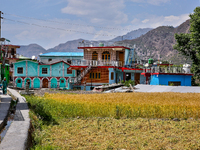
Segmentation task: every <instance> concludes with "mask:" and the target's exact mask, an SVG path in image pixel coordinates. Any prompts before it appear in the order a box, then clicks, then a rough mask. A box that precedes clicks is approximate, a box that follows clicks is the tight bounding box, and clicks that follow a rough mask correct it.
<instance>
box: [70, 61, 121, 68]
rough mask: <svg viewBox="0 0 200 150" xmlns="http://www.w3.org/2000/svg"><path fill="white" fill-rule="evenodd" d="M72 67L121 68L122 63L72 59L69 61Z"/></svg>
mask: <svg viewBox="0 0 200 150" xmlns="http://www.w3.org/2000/svg"><path fill="white" fill-rule="evenodd" d="M71 65H72V66H115V67H122V61H104V60H102V61H99V60H84V59H82V60H81V59H75V60H74V59H73V60H72V61H71Z"/></svg>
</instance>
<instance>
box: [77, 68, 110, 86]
mask: <svg viewBox="0 0 200 150" xmlns="http://www.w3.org/2000/svg"><path fill="white" fill-rule="evenodd" d="M96 72H97V73H98V72H99V73H101V79H91V78H90V73H96ZM85 81H86V83H91V82H92V83H94V84H95V83H102V84H104V83H106V84H108V83H109V70H108V68H92V69H91V70H90V71H89V72H88V73H87V74H86V75H85V77H84V78H83V79H82V80H81V84H84V82H85Z"/></svg>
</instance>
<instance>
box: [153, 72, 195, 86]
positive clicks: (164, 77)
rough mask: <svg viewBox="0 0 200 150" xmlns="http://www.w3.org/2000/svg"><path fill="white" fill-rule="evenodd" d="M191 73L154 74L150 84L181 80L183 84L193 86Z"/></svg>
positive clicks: (163, 83) (166, 83)
mask: <svg viewBox="0 0 200 150" xmlns="http://www.w3.org/2000/svg"><path fill="white" fill-rule="evenodd" d="M191 78H192V76H189V75H158V76H157V75H152V78H151V82H150V85H168V82H169V81H173V82H181V86H191Z"/></svg>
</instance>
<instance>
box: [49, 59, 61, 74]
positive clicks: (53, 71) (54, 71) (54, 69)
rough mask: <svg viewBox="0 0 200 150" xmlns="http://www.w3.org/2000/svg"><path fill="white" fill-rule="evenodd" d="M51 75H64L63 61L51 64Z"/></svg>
mask: <svg viewBox="0 0 200 150" xmlns="http://www.w3.org/2000/svg"><path fill="white" fill-rule="evenodd" d="M51 67H52V68H51V76H52V77H57V76H58V77H62V76H63V62H60V63H57V64H53V65H51Z"/></svg>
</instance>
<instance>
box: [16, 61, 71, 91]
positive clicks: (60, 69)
mask: <svg viewBox="0 0 200 150" xmlns="http://www.w3.org/2000/svg"><path fill="white" fill-rule="evenodd" d="M69 67H70V64H69V63H67V62H65V61H59V62H56V63H52V64H44V63H40V62H34V61H30V60H25V61H20V62H16V63H14V77H13V81H14V87H17V88H24V87H25V85H26V82H27V81H29V82H30V88H34V89H35V88H70V83H69V78H70V77H74V76H75V71H73V70H70V69H69Z"/></svg>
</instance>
